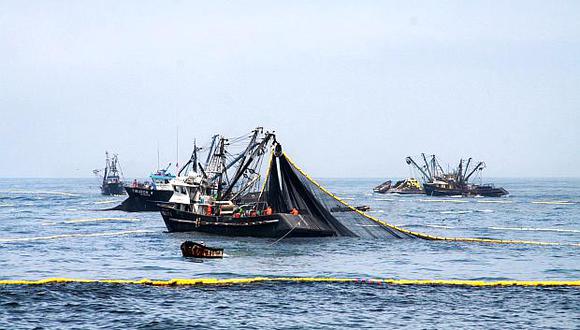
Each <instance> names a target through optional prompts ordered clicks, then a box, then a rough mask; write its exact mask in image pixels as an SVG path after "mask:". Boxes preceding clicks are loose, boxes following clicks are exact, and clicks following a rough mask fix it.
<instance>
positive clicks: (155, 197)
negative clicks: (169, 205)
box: [115, 163, 175, 212]
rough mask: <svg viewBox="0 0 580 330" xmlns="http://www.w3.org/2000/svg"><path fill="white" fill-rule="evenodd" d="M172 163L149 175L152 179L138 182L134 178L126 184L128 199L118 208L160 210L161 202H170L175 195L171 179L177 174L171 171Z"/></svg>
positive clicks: (125, 209)
mask: <svg viewBox="0 0 580 330" xmlns="http://www.w3.org/2000/svg"><path fill="white" fill-rule="evenodd" d="M170 166H171V163H169V165H167V167H166V168H165V169H159V170H157V171H155V172H154V173H151V175H149V178H150V180H151V181H145V182H138V181H137V180H134V181H133V182H132V183H131V185H129V186H125V190H126V191H127V195H128V197H127V199H126V200H124V201H123V203H122V204H121V205H119V206H117V207H115V209H116V210H123V211H128V212H141V211H159V207H158V206H157V205H158V204H159V203H165V202H168V201H169V199H170V198H171V196H172V195H173V186H172V185H171V180H173V179H174V178H175V175H173V174H171V173H170V172H169V167H170Z"/></svg>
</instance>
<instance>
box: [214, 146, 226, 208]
mask: <svg viewBox="0 0 580 330" xmlns="http://www.w3.org/2000/svg"><path fill="white" fill-rule="evenodd" d="M225 144H226V139H225V138H221V139H220V146H219V153H218V154H216V156H217V157H218V158H217V159H218V164H219V167H218V168H219V172H218V184H217V199H218V200H219V199H220V198H221V191H222V184H223V177H224V174H225V173H226V169H225V168H224V163H225Z"/></svg>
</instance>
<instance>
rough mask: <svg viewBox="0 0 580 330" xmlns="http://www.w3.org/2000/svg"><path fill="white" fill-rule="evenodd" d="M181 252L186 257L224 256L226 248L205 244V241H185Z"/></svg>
mask: <svg viewBox="0 0 580 330" xmlns="http://www.w3.org/2000/svg"><path fill="white" fill-rule="evenodd" d="M181 253H183V256H184V257H193V258H223V257H224V249H219V248H211V247H208V246H205V244H204V243H203V242H200V243H197V242H192V241H185V242H183V243H182V244H181Z"/></svg>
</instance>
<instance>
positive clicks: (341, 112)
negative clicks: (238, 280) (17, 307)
mask: <svg viewBox="0 0 580 330" xmlns="http://www.w3.org/2000/svg"><path fill="white" fill-rule="evenodd" d="M0 112H1V118H0V177H15V176H18V177H90V176H91V175H92V173H91V171H92V169H94V168H98V167H102V166H103V162H104V151H105V150H109V151H111V152H116V153H118V154H119V157H120V160H121V162H122V165H123V169H124V171H125V175H126V176H129V177H144V176H147V175H148V173H149V172H150V171H152V170H153V169H154V168H155V167H156V163H157V156H156V155H157V144H158V143H159V145H160V151H161V158H162V159H161V160H162V162H170V161H172V162H175V158H176V156H175V154H176V127H177V126H179V141H180V144H179V146H180V151H181V153H180V158H181V159H182V161H183V160H184V159H185V158H187V157H188V154H189V152H190V150H191V146H192V141H193V139H194V138H198V140H204V141H205V140H207V139H209V137H210V136H211V135H212V134H214V133H216V132H221V133H223V134H225V135H232V136H237V135H240V134H242V133H244V132H246V131H250V130H251V129H252V128H253V127H255V126H258V125H260V126H264V127H266V128H269V129H272V130H275V131H276V132H277V133H278V140H279V141H280V142H282V143H283V145H284V147H285V150H286V151H287V152H288V153H289V155H290V156H292V157H293V158H294V160H296V161H297V162H298V163H299V164H300V165H301V166H302V167H303V168H304V169H305V170H307V171H308V172H310V173H311V174H312V175H313V176H317V177H385V178H387V177H393V176H405V175H408V173H409V171H408V167H407V165H406V164H405V162H404V158H405V156H407V155H418V154H420V153H421V152H425V153H429V154H431V153H436V154H438V155H440V158H442V159H443V160H444V161H445V162H450V163H455V162H456V161H457V160H458V159H459V158H460V157H466V156H473V157H474V158H476V159H482V160H485V161H486V163H487V165H488V168H487V170H486V173H487V174H486V175H487V176H490V177H493V176H504V177H505V176H524V177H529V176H579V174H578V173H579V171H578V168H579V164H580V147H579V144H580V133H579V132H580V129H579V128H578V127H579V125H580V114H579V113H580V2H579V1H456V2H455V1H430V2H422V1H419V2H415V1H397V2H390V1H303V2H302V1H199V2H197V1H173V2H171V1H143V0H138V1H118V0H116V1H72V0H71V1H0Z"/></svg>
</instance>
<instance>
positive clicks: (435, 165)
mask: <svg viewBox="0 0 580 330" xmlns="http://www.w3.org/2000/svg"><path fill="white" fill-rule="evenodd" d="M421 156H422V158H423V162H424V165H423V166H419V165H418V163H417V162H416V161H415V160H414V159H413V158H411V157H407V158H406V162H407V164H409V165H411V166H414V168H416V169H417V170H418V171H419V172H420V173H421V175H422V177H423V188H424V190H425V194H427V195H430V196H464V197H471V196H485V197H501V196H505V195H508V194H509V192H508V191H507V190H506V189H504V188H502V187H495V186H494V185H493V184H473V183H471V182H469V180H470V179H471V178H472V177H473V175H474V174H475V173H480V174H481V171H483V169H484V168H485V167H486V165H485V163H484V162H478V163H477V164H476V165H475V166H473V167H470V166H471V165H472V164H473V162H472V158H468V159H467V160H464V159H460V161H459V164H458V166H457V168H456V169H455V170H452V171H448V172H445V171H443V168H442V167H441V165H440V163H439V161H438V160H437V157H436V156H435V155H431V158H430V159H429V161H428V160H427V157H426V156H425V154H421Z"/></svg>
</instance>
